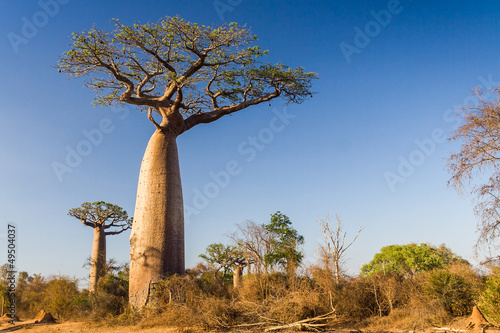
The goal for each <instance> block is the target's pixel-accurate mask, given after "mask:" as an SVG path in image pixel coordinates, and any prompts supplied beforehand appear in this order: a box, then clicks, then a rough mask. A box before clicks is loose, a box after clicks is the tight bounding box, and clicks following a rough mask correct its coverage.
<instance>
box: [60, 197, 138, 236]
mask: <svg viewBox="0 0 500 333" xmlns="http://www.w3.org/2000/svg"><path fill="white" fill-rule="evenodd" d="M68 215H70V216H73V217H75V218H77V219H78V220H80V221H81V222H82V223H83V224H84V225H86V226H89V227H92V228H104V229H105V230H107V229H111V228H113V231H106V232H105V235H116V234H119V233H121V232H123V231H125V230H127V229H130V228H131V226H132V218H130V219H129V217H128V214H127V212H126V211H125V210H124V209H123V208H121V207H120V206H118V205H114V204H110V203H107V202H104V201H96V202H92V203H90V202H84V203H83V204H82V205H81V206H80V207H78V208H72V209H70V210H69V212H68Z"/></svg>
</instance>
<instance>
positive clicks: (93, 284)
mask: <svg viewBox="0 0 500 333" xmlns="http://www.w3.org/2000/svg"><path fill="white" fill-rule="evenodd" d="M105 274H106V234H105V233H104V228H102V227H100V226H96V227H95V228H94V243H93V244H92V257H91V258H90V282H89V292H91V293H93V292H95V291H96V289H97V282H98V281H99V279H100V278H101V277H103V276H104V275H105Z"/></svg>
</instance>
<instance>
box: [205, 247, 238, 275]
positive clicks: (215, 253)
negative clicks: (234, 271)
mask: <svg viewBox="0 0 500 333" xmlns="http://www.w3.org/2000/svg"><path fill="white" fill-rule="evenodd" d="M199 257H200V258H202V259H203V260H205V261H206V262H207V263H208V264H210V265H212V266H215V267H214V269H215V271H219V270H220V269H223V272H224V275H226V274H227V273H228V272H229V271H230V270H231V268H232V266H233V265H235V264H241V263H242V262H244V260H245V259H244V257H243V252H242V251H241V250H240V249H239V248H238V247H236V246H233V245H227V246H226V245H224V244H222V243H214V244H210V245H209V246H207V249H206V250H205V253H204V254H200V255H199Z"/></svg>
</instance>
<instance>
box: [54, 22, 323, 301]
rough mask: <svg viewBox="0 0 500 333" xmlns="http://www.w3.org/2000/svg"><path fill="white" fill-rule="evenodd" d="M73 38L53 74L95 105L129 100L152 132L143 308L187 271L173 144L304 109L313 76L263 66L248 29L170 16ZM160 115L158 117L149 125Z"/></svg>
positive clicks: (141, 246) (133, 240) (138, 233)
mask: <svg viewBox="0 0 500 333" xmlns="http://www.w3.org/2000/svg"><path fill="white" fill-rule="evenodd" d="M115 24H116V28H115V30H113V31H111V32H107V31H103V30H99V29H96V28H93V29H90V30H88V31H83V32H81V33H74V34H73V35H72V43H71V46H70V50H69V51H67V52H66V53H64V54H63V56H62V57H61V59H60V61H59V63H58V66H57V67H58V68H59V71H60V72H63V73H67V74H68V75H70V76H73V77H86V78H87V80H86V81H85V82H86V85H87V86H88V87H90V88H91V89H92V90H93V91H95V92H96V94H97V95H96V98H95V101H96V103H97V104H98V105H102V106H107V105H111V104H124V103H126V104H132V105H135V106H137V107H139V109H141V110H143V111H145V112H147V117H148V119H149V120H150V121H151V122H152V123H153V125H154V126H155V129H156V130H155V132H154V133H153V135H152V137H151V139H150V140H149V143H148V146H147V148H146V152H145V154H144V158H143V160H142V164H141V170H140V175H139V185H138V188H137V200H136V207H135V213H134V224H133V227H132V233H131V236H130V247H131V249H130V304H131V305H132V306H133V307H142V306H144V305H146V304H147V302H148V300H149V299H150V295H151V292H152V290H153V289H154V286H155V284H156V283H157V282H158V281H159V280H161V279H162V278H164V277H165V276H167V275H170V274H184V270H185V267H184V209H183V202H182V188H181V178H180V171H179V160H178V153H177V143H176V139H177V137H178V136H179V135H181V134H182V133H184V132H186V131H188V130H190V129H192V128H193V127H195V126H196V125H199V124H207V123H211V122H213V121H216V120H218V119H220V118H222V117H223V116H225V115H229V114H232V113H234V112H237V111H240V110H243V109H245V108H247V107H250V106H252V105H257V104H260V103H264V102H268V101H270V100H272V99H275V98H278V97H281V98H283V99H284V100H285V102H287V103H301V102H303V101H304V100H305V99H307V98H308V97H310V96H312V95H311V94H312V93H311V80H312V79H314V78H316V77H317V75H316V74H314V73H306V72H304V69H303V68H301V67H298V68H295V69H292V68H289V67H287V66H285V65H282V64H276V65H272V64H266V63H261V62H260V60H259V59H260V58H261V57H262V56H264V55H266V54H267V51H263V50H261V49H260V48H259V47H258V46H251V44H252V43H253V42H254V41H255V40H256V37H255V36H253V35H252V34H251V32H250V30H249V29H247V28H245V27H241V26H239V25H238V24H236V23H231V24H229V25H222V26H219V27H213V28H212V27H210V26H203V25H198V24H195V23H190V22H187V21H185V20H183V19H181V18H179V17H167V18H165V19H161V20H160V21H158V22H157V23H147V24H133V25H130V26H127V25H123V24H121V23H120V22H119V21H118V20H115ZM155 116H156V119H159V120H158V121H157V120H156V119H155Z"/></svg>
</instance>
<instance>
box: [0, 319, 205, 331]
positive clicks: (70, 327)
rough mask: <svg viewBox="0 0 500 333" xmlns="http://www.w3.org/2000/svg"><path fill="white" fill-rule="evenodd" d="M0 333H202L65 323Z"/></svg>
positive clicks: (1, 328)
mask: <svg viewBox="0 0 500 333" xmlns="http://www.w3.org/2000/svg"><path fill="white" fill-rule="evenodd" d="M0 332H31V333H48V332H74V333H80V332H81V333H93V332H96V333H122V332H123V333H132V332H145V333H157V332H166V333H181V332H186V333H188V332H193V333H194V332H202V331H198V330H185V331H183V330H179V329H177V328H171V327H155V328H141V327H133V326H132V327H123V326H117V327H106V326H99V325H95V324H88V323H79V322H67V323H61V324H35V323H34V321H26V322H19V323H16V325H12V324H2V325H0Z"/></svg>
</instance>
